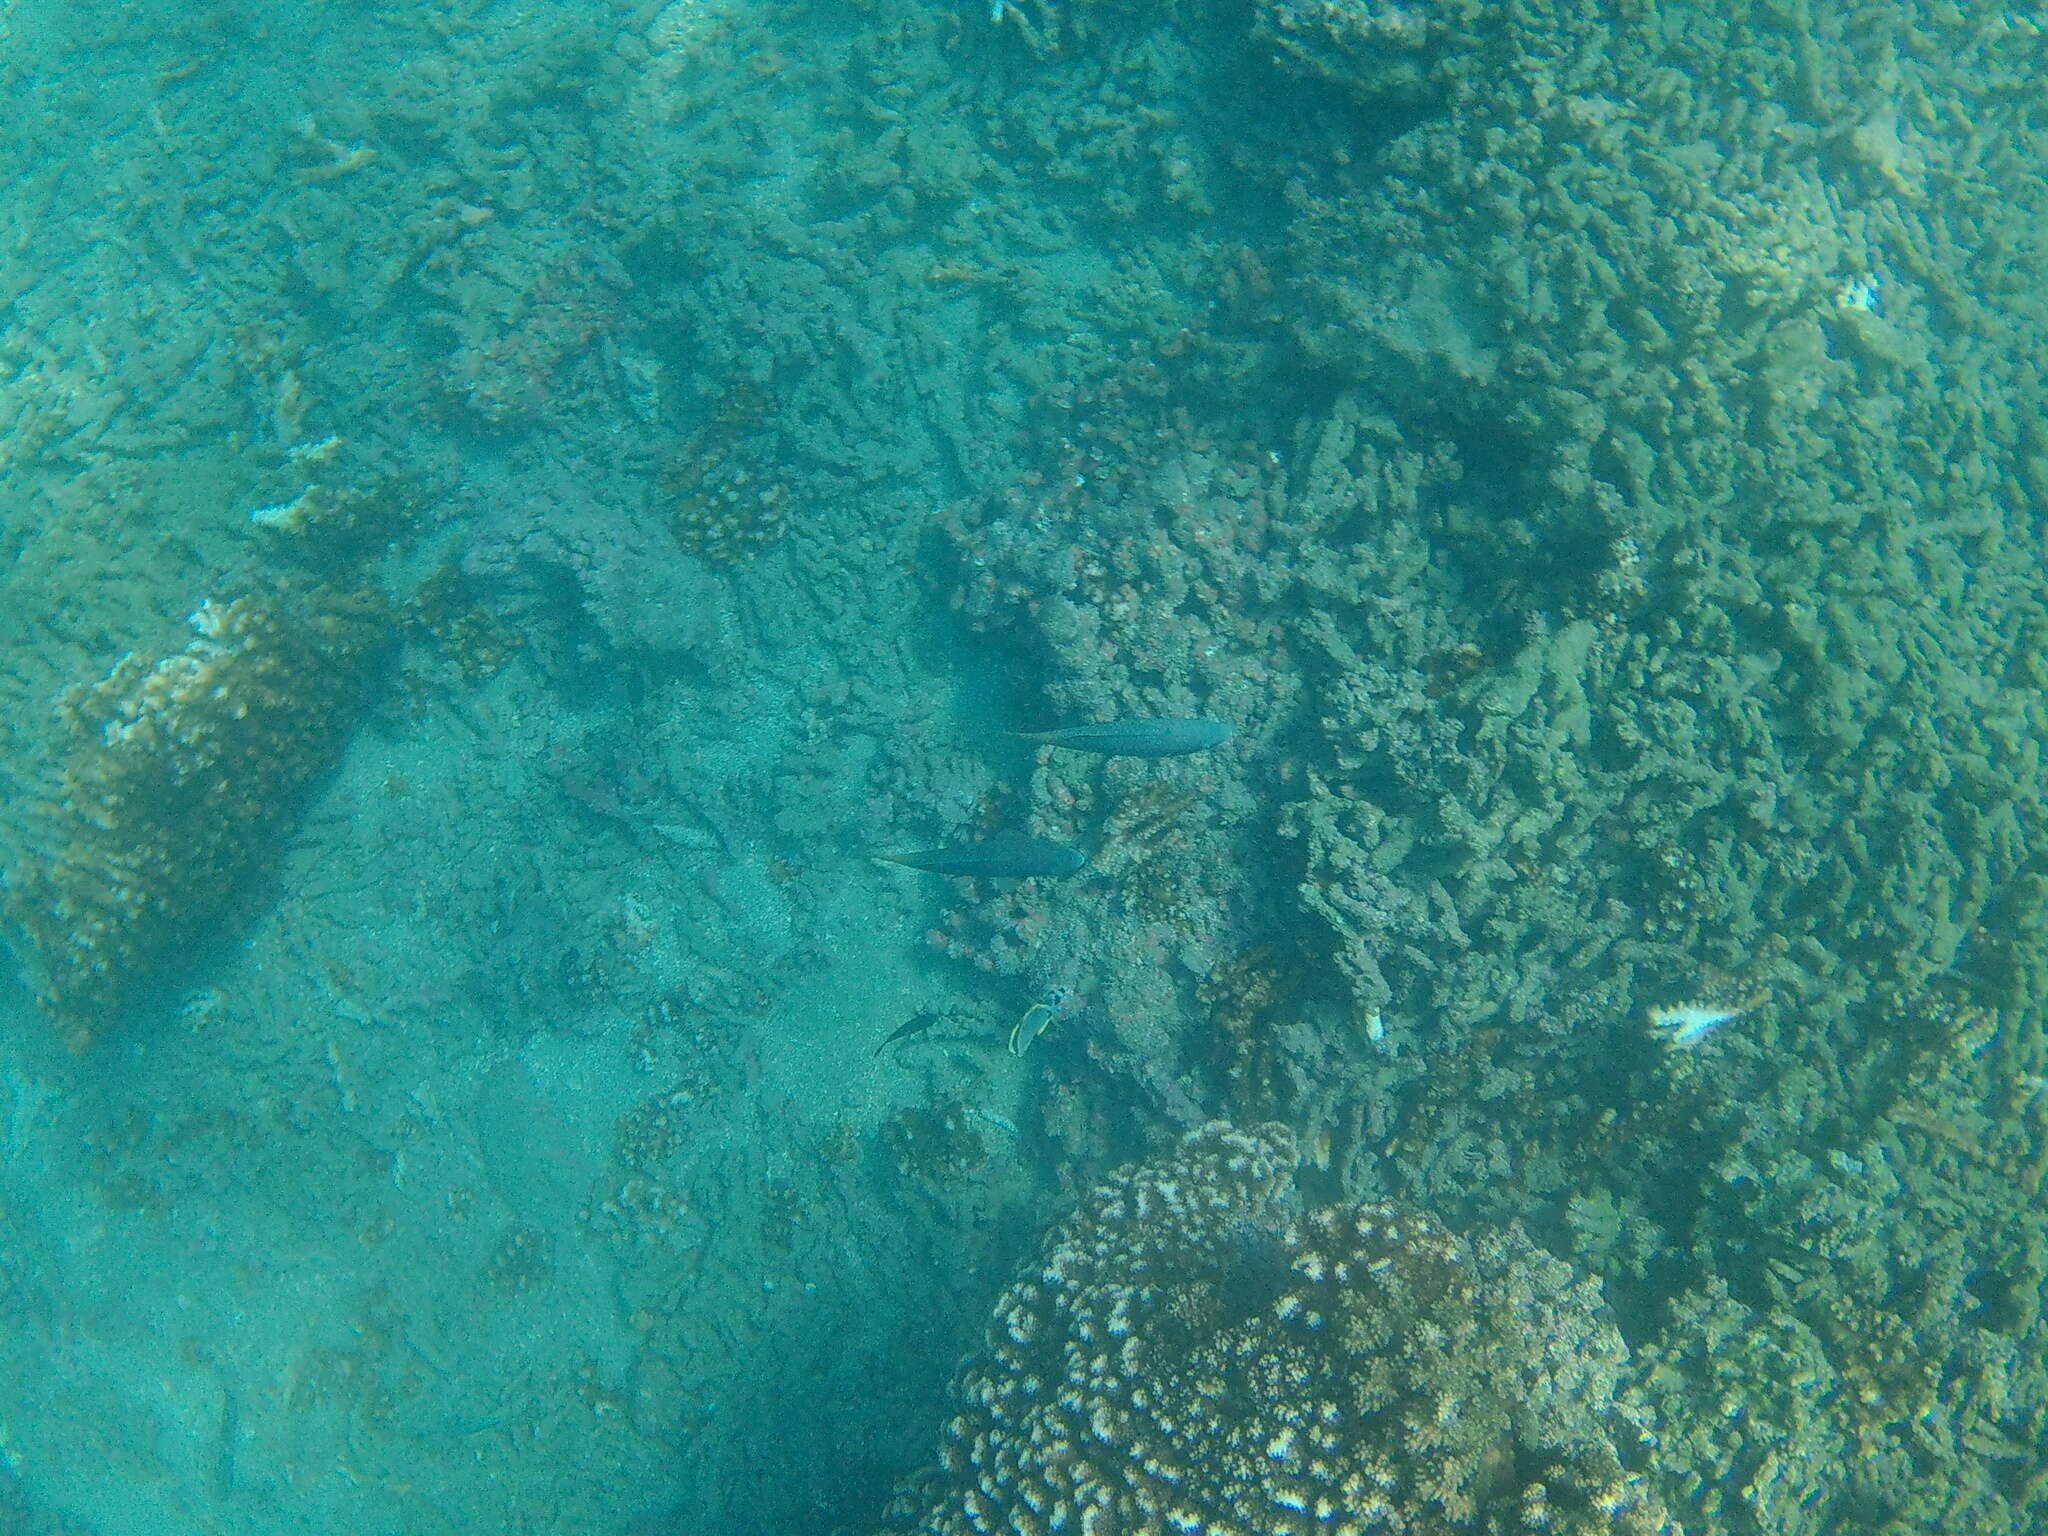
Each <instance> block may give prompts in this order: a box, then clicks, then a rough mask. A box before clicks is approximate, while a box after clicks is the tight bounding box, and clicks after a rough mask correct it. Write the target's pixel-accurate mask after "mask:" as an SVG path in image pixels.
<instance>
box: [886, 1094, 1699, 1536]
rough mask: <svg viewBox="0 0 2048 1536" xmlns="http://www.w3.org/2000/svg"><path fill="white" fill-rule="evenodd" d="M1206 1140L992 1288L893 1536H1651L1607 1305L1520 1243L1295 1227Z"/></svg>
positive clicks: (1094, 1210)
mask: <svg viewBox="0 0 2048 1536" xmlns="http://www.w3.org/2000/svg"><path fill="white" fill-rule="evenodd" d="M1295 1156H1296V1154H1295V1146H1294V1141H1293V1138H1292V1136H1291V1135H1290V1134H1289V1133H1288V1132H1287V1131H1286V1130H1285V1129H1284V1128H1283V1127H1281V1126H1278V1125H1265V1126H1259V1127H1255V1128H1253V1129H1250V1130H1237V1129H1234V1128H1232V1127H1230V1126H1228V1125H1225V1124H1223V1123H1222V1122H1214V1123H1211V1124H1209V1125H1207V1126H1204V1127H1202V1128H1201V1129H1200V1130H1198V1131H1196V1132H1194V1133H1193V1134H1191V1135H1190V1136H1189V1137H1188V1138H1187V1139H1186V1140H1185V1141H1184V1142H1183V1143H1182V1145H1181V1147H1180V1148H1179V1149H1178V1151H1176V1152H1175V1153H1173V1154H1172V1155H1170V1156H1168V1157H1166V1158H1164V1159H1162V1160H1159V1161H1156V1162H1152V1163H1147V1164H1141V1165H1138V1166H1136V1167H1133V1168H1128V1169H1126V1170H1124V1171H1122V1172H1120V1173H1118V1174H1116V1175H1114V1176H1113V1177H1111V1178H1110V1179H1109V1180H1108V1181H1106V1182H1105V1183H1103V1184H1102V1185H1101V1186H1099V1187H1098V1188H1097V1189H1096V1190H1095V1191H1094V1192H1093V1193H1092V1194H1091V1195H1089V1196H1088V1197H1087V1199H1086V1200H1085V1201H1084V1202H1083V1204H1082V1206H1081V1209H1080V1210H1079V1211H1078V1212H1077V1213H1076V1214H1075V1215H1074V1216H1072V1217H1071V1218H1069V1219H1068V1220H1067V1221H1066V1222H1065V1223H1064V1224H1062V1225H1061V1226H1060V1227H1058V1228H1057V1229H1056V1230H1055V1231H1054V1232H1053V1233H1052V1234H1051V1236H1050V1238H1049V1240H1048V1242H1047V1243H1046V1245H1045V1247H1044V1250H1043V1252H1042V1253H1041V1254H1040V1256H1039V1257H1038V1259H1037V1260H1036V1261H1035V1262H1034V1263H1033V1264H1031V1265H1030V1266H1029V1267H1028V1268H1027V1270H1026V1271H1025V1273H1024V1274H1023V1276H1022V1277H1021V1278H1020V1279H1018V1281H1017V1282H1016V1283H1015V1284H1013V1285H1012V1286H1011V1287H1010V1289H1009V1290H1008V1291H1007V1292H1005V1293H1004V1295H1003V1298H1002V1300H1001V1301H1000V1302H999V1303H998V1305H997V1308H996V1314H995V1320H994V1324H993V1326H992V1327H991V1328H990V1330H989V1333H988V1337H987V1341H986V1345H985V1347H984V1350H983V1352H982V1353H981V1355H980V1356H979V1357H977V1358H975V1359H974V1360H972V1361H971V1362H970V1363H969V1364H968V1366H967V1367H966V1369H965V1371H964V1372H963V1374H962V1376H961V1379H960V1382H959V1396H960V1399H961V1406H960V1411H959V1413H958V1414H957V1415H956V1416H955V1417H954V1418H953V1420H952V1421H951V1423H949V1424H948V1425H947V1426H946V1431H945V1438H944V1443H943V1445H942V1448H941V1451H940V1456H939V1466H938V1469H937V1471H936V1472H935V1473H934V1474H932V1475H931V1476H930V1477H929V1478H927V1479H926V1480H925V1481H923V1482H920V1483H916V1484H913V1485H912V1486H911V1488H910V1489H909V1490H908V1491H907V1492H906V1493H905V1495H904V1496H903V1497H902V1498H901V1499H899V1500H898V1502H897V1505H896V1507H895V1508H894V1509H893V1510H892V1511H891V1513H890V1517H889V1518H890V1523H889V1524H888V1525H887V1526H886V1527H885V1528H886V1529H887V1530H890V1531H909V1530H917V1531H920V1532H925V1533H930V1536H965V1533H969V1532H994V1531H1004V1532H1016V1533H1019V1536H1034V1533H1037V1532H1046V1531H1076V1532H1083V1533H1087V1532H1094V1533H1098V1536H1108V1533H1111V1532H1115V1533H1117V1536H1150V1533H1153V1532H1161V1533H1164V1532H1186V1531H1201V1532H1206V1533H1209V1536H1239V1533H1244V1536H1250V1533H1252V1532H1258V1533H1260V1536H1306V1533H1308V1532H1311V1531H1316V1532H1344V1533H1350V1536H1363V1533H1366V1532H1424V1531H1427V1532H1437V1531H1445V1530H1461V1531H1473V1532H1502V1533H1504V1532H1510V1531H1546V1532H1554V1533H1589V1532H1595V1531H1600V1532H1638V1533H1647V1532H1653V1531H1659V1530H1664V1529H1669V1528H1670V1526H1669V1521H1668V1520H1667V1518H1666V1517H1665V1516H1664V1514H1663V1513H1662V1511H1661V1509H1660V1508H1659V1506H1658V1505H1657V1503H1656V1502H1655V1500H1654V1499H1653V1498H1652V1497H1651V1496H1650V1495H1649V1493H1648V1492H1647V1491H1646V1490H1645V1489H1644V1487H1643V1486H1642V1484H1641V1481H1640V1479H1639V1478H1638V1477H1637V1475H1636V1474H1634V1473H1632V1472H1631V1471H1630V1470H1629V1469H1628V1468H1627V1467H1626V1466H1625V1465H1624V1462H1623V1459H1622V1456H1623V1445H1624V1444H1625V1443H1631V1442H1636V1441H1638V1440H1639V1439H1641V1438H1642V1435H1641V1427H1640V1425H1639V1424H1638V1422H1637V1421H1636V1418H1635V1414H1634V1411H1633V1410H1632V1408H1631V1407H1630V1406H1629V1404H1628V1402H1627V1400H1626V1396H1625V1393H1624V1391H1623V1390H1622V1387H1621V1381H1622V1377H1623V1373H1624V1367H1625V1364H1626V1359H1627V1351H1626V1349H1625V1348H1624V1346H1623V1345H1622V1342H1621V1339H1620V1337H1619V1335H1618V1334H1617V1333H1616V1332H1615V1330H1614V1329H1613V1327H1612V1326H1611V1325H1610V1324H1609V1323H1608V1322H1607V1321H1606V1320H1605V1319H1604V1317H1603V1316H1602V1310H1601V1299H1600V1289H1599V1286H1598V1284H1597V1283H1596V1282H1594V1281H1591V1280H1582V1279H1574V1278H1573V1276H1572V1274H1571V1272H1570V1270H1568V1269H1567V1268H1566V1267H1565V1266H1564V1265H1563V1264H1561V1263H1559V1262H1558V1261H1557V1260H1555V1259H1552V1258H1550V1257H1549V1256H1547V1255H1545V1254H1543V1253H1541V1252H1540V1251H1539V1250H1537V1249H1536V1248H1535V1247H1534V1246H1533V1245H1532V1244H1530V1242H1529V1241H1528V1239H1527V1238H1525V1237H1524V1236H1522V1234H1521V1233H1520V1232H1519V1231H1518V1230H1512V1229H1511V1230H1507V1231H1496V1232H1489V1233H1485V1234H1482V1235H1479V1236H1476V1237H1474V1238H1472V1239H1469V1240H1467V1239H1463V1238H1460V1237H1457V1236H1455V1235H1453V1234H1451V1233H1449V1232H1447V1231H1445V1230H1444V1229H1443V1228H1442V1227H1440V1226H1439V1225H1438V1224H1437V1223H1436V1222H1435V1221H1434V1220H1433V1219H1432V1218H1430V1217H1428V1216H1426V1215H1424V1214H1422V1213H1421V1212H1419V1211H1414V1210H1410V1209H1405V1208H1396V1207H1391V1206H1383V1205H1371V1204H1359V1205H1333V1206H1327V1207H1323V1208H1321V1209H1317V1210H1313V1211H1309V1212H1306V1213H1303V1212H1301V1211H1300V1210H1298V1209H1297V1206H1296V1202H1295V1201H1294V1199H1293V1192H1292V1182H1293V1169H1294V1165H1295Z"/></svg>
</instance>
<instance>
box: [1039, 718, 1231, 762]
mask: <svg viewBox="0 0 2048 1536" xmlns="http://www.w3.org/2000/svg"><path fill="white" fill-rule="evenodd" d="M1236 731H1237V727H1236V726H1234V725H1232V724H1231V723H1230V722H1229V721H1228V720H1202V719H1192V720H1104V721H1102V722H1101V723H1100V724H1099V725H1070V726H1068V727H1066V728H1065V729H1064V730H1058V731H1017V732H1015V733H1014V734H1016V735H1018V736H1021V737H1023V738H1024V740H1026V741H1033V742H1037V743H1038V744H1039V745H1040V746H1042V747H1068V748H1071V749H1072V750H1074V751H1076V752H1100V753H1101V754H1102V755H1103V756H1104V757H1180V756H1182V755H1183V754H1185V753H1188V752H1206V751H1208V750H1209V749H1210V748H1211V747H1220V746H1222V745H1223V743H1224V742H1226V741H1228V740H1230V738H1231V737H1232V736H1233V735H1234V734H1236Z"/></svg>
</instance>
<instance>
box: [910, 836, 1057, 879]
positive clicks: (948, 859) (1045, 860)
mask: <svg viewBox="0 0 2048 1536" xmlns="http://www.w3.org/2000/svg"><path fill="white" fill-rule="evenodd" d="M875 857H876V858H878V859H885V860H887V861H888V862H889V863H891V864H903V865H907V866H909V867H910V868H911V869H922V870H927V871H929V872H930V873H932V874H934V875H972V876H977V877H980V878H983V879H996V880H1028V879H1030V878H1031V877H1032V876H1033V875H1071V874H1072V873H1074V871H1075V870H1077V869H1079V868H1080V867H1081V866H1082V865H1083V864H1086V863H1087V862H1088V855H1087V854H1085V853H1083V852H1081V851H1080V849H1078V848H1069V847H1067V846H1066V845H1065V844H1063V843H1049V842H1047V841H1046V840H1045V839H1044V838H1042V837H1026V836H1025V835H1024V834H1023V833H1021V832H998V833H997V834H996V835H995V836H994V837H991V838H987V839H985V840H983V841H982V842H979V843H966V844H963V845H962V846H960V847H958V848H928V849H925V850H924V851H923V852H920V853H878V854H876V855H875Z"/></svg>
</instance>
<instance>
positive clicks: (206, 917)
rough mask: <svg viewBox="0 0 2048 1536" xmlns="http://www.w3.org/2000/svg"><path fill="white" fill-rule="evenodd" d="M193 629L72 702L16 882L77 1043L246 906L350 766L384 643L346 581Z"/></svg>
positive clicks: (209, 609) (19, 906)
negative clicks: (303, 821)
mask: <svg viewBox="0 0 2048 1536" xmlns="http://www.w3.org/2000/svg"><path fill="white" fill-rule="evenodd" d="M192 627H193V628H194V629H195V630H197V631H198V634H197V635H196V637H195V638H194V639H192V640H191V641H189V642H188V643H187V644H186V645H184V646H183V647H181V648H180V649H178V650H174V651H171V652H169V653H168V654H165V655H162V656H156V657H144V656H137V655H134V654H132V653H131V654H130V655H128V656H125V657H123V658H122V659H121V660H120V661H119V662H118V663H117V664H116V665H115V666H114V668H113V670H112V671H111V672H109V673H108V674H107V676H106V677H104V678H102V679H101V680H100V681H98V682H96V683H90V684H84V685H81V686H78V687H75V688H73V689H71V690H70V691H69V692H68V693H67V694H65V695H64V698H63V700H62V705H61V708H62V713H63V718H64V722H65V726H66V728H67V730H68V733H69V738H70V741H69V748H68V751H67V753H66V756H65V759H64V763H63V768H62V774H61V781H60V783H59V785H58V787H57V792H56V795H55V796H54V798H53V799H52V800H50V801H49V802H48V803H46V804H44V805H43V806H42V807H41V808H40V823H41V824H40V828H39V836H38V839H37V841H36V843H35V844H34V845H32V846H31V848H30V850H29V851H28V853H27V854H26V855H25V857H24V858H23V859H22V861H21V863H20V865H19V866H18V867H17V868H15V869H13V870H12V871H10V874H9V878H8V888H7V911H8V914H9V916H10V917H11V918H12V920H13V921H14V922H15V923H16V924H18V925H19V931H20V934H21V937H22V940H23V947H24V950H25V955H26V958H27V960H28V961H29V963H30V966H31V969H32V972H33V974H34V978H35V981H36V986H37V991H38V994H39V996H40V999H41V1001H42V1003H43V1006H44V1007H45V1008H46V1009H47V1011H48V1012H49V1013H50V1015H51V1016H52V1017H53V1019H55V1020H56V1021H57V1022H58V1024H59V1025H60V1026H61V1027H62V1029H63V1030H64V1031H65V1033H66V1035H67V1036H68V1037H69V1039H70V1040H71V1041H72V1042H73V1043H74V1044H83V1043H85V1042H86V1041H89V1040H90V1039H91V1038H92V1037H93V1036H94V1035H95V1034H96V1033H98V1032H99V1031H100V1030H101V1029H102V1028H103V1027H104V1026H105V1025H106V1023H107V1022H109V1019H110V1016H111V1013H112V1012H113V1010H114V1009H116V1008H117V1007H118V1006H119V1004H120V1003H121V1002H123V1001H124V1000H126V999H127V998H128V997H129V996H130V995H131V993H132V991H133V989H134V988H135V987H136V986H137V985H138V984H139V983H141V982H143V981H145V980H147V979H149V978H150V977H151V976H153V975H155V974H158V973H159V972H160V971H161V970H162V969H163V968H164V967H166V966H167V965H169V964H171V963H173V962H174V961H176V960H178V959H180V958H182V957H183V956H185V955H186V954H188V953H189V951H190V949H191V947H192V946H194V945H195V944H198V943H201V942H203V941H204V940H205V939H206V938H207V937H208V936H209V935H210V934H211V933H213V932H214V931H215V930H216V929H217V928H218V927H219V925H220V924H221V922H222V921H223V920H225V919H227V918H228V917H230V916H231V915H232V914H233V913H234V911H235V909H236V908H237V907H238V906H239V905H241V904H243V903H244V902H246V900H247V899H248V897H249V895H250V893H251V890H252V887H253V886H254V885H255V884H256V883H257V882H259V881H260V879H261V877H262V875H263V873H264V871H265V869H266V867H267V866H268V865H269V864H270V863H271V862H272V860H273V859H274V858H275V857H276V855H277V853H278V851H279V847H280V844H281V843H282V840H283V839H284V837H285V836H286V835H287V834H288V833H289V832H290V830H291V828H292V826H293V825H294V823H295V822H296V821H297V818H298V816H299V814H300V812H301V810H302V809H303V808H304V804H305V800H306V795H307V792H308V790H310V788H311V787H312V785H313V783H314V782H315V780H317V779H318V778H319V777H320V775H321V774H323V773H325V772H326V771H327V770H328V769H329V768H331V767H332V766H333V765H334V763H335V761H336V759H337V758H338V757H339V755H340V752H341V748H342V746H343V744H344V743H345V742H346V741H347V739H348V735H349V731H350V729H351V727H352V726H353V725H354V723H355V720H356V717H357V714H358V712H359V710H360V709H361V707H362V703H363V699H364V683H365V678H366V671H367V667H368V665H369V663H370V661H371V660H372V658H373V656H374V654H375V652H376V650H377V648H378V646H379V644H380V642H381V640H382V637H383V634H384V628H383V624H382V607H381V604H380V602H379V601H378V600H377V599H376V598H375V597H373V596H371V595H369V594H367V593H364V592H362V591H358V590H343V589H335V588H321V589H316V590H313V591H308V592H299V593H288V592H279V593H274V594H265V595H260V596H244V597H238V598H236V599H234V600H233V601H231V602H227V603H213V602H207V603H203V604H201V605H200V607H199V610H198V611H197V612H196V613H194V614H193V615H192Z"/></svg>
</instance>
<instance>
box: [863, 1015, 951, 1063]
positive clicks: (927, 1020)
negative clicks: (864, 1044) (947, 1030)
mask: <svg viewBox="0 0 2048 1536" xmlns="http://www.w3.org/2000/svg"><path fill="white" fill-rule="evenodd" d="M938 1022H939V1015H938V1012H937V1010H936V1009H932V1008H920V1009H918V1010H917V1012H915V1013H913V1014H912V1015H911V1016H910V1017H909V1018H907V1019H905V1020H904V1021H903V1022H902V1023H901V1024H898V1025H897V1026H896V1029H895V1032H894V1033H893V1034H891V1035H890V1036H889V1038H888V1039H886V1040H884V1041H883V1042H882V1043H881V1044H880V1045H878V1046H876V1047H875V1054H876V1055H877V1056H879V1055H881V1054H882V1052H884V1051H886V1050H887V1049H889V1047H890V1046H892V1045H894V1044H895V1043H896V1042H897V1041H898V1040H908V1039H909V1038H910V1037H911V1036H912V1035H921V1034H923V1033H924V1032H925V1031H926V1030H928V1029H930V1028H931V1027H932V1026H933V1025H934V1024H936V1023H938Z"/></svg>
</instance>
